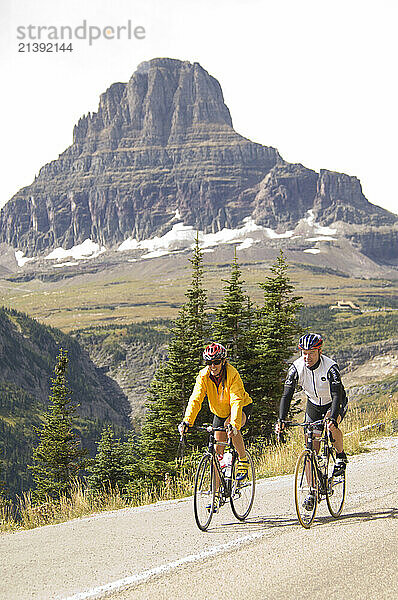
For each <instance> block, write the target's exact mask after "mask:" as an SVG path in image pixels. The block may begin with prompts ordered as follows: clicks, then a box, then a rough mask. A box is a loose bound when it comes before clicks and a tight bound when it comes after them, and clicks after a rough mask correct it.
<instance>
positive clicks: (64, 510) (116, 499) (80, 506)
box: [0, 394, 398, 532]
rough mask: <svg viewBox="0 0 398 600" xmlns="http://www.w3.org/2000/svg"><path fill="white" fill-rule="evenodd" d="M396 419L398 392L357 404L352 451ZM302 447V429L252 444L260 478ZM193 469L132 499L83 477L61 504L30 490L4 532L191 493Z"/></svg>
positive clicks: (1, 513)
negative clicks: (36, 497) (282, 439)
mask: <svg viewBox="0 0 398 600" xmlns="http://www.w3.org/2000/svg"><path fill="white" fill-rule="evenodd" d="M393 419H398V394H395V396H394V397H391V398H390V399H389V400H388V401H387V403H386V402H384V407H383V408H380V406H379V405H375V407H374V408H372V409H371V410H367V411H366V412H365V411H361V410H360V408H356V407H355V406H354V407H352V408H351V410H350V412H349V413H348V415H347V418H346V419H345V420H344V427H342V429H343V431H344V435H345V437H344V447H345V450H346V452H347V454H349V455H352V454H358V453H360V452H366V451H367V447H366V443H367V442H369V441H370V440H373V439H375V438H377V437H381V436H383V435H391V433H392V429H391V422H392V420H393ZM302 448H303V435H302V432H301V430H300V431H299V428H293V429H291V430H290V432H289V434H288V439H287V442H286V443H285V444H283V445H276V446H275V445H272V446H267V447H266V448H265V449H263V450H259V449H256V448H253V452H254V454H255V462H256V474H257V477H258V478H261V477H272V476H276V475H284V474H288V473H292V472H293V470H294V465H295V461H296V458H297V456H298V454H299V453H300V452H301V450H302ZM194 472H195V468H194V462H193V463H191V464H187V465H185V466H184V468H183V469H182V470H181V472H180V475H179V477H177V478H172V477H170V476H169V475H168V474H167V473H166V475H165V478H164V481H163V483H162V485H161V486H159V487H157V488H155V487H154V486H153V485H151V484H149V483H148V485H147V486H144V487H140V488H139V489H137V490H134V489H132V490H130V493H129V497H128V499H126V497H125V496H123V495H122V494H121V492H120V491H118V490H116V491H112V492H106V491H105V490H104V491H103V492H102V493H96V494H94V493H92V492H90V491H89V490H88V489H87V488H86V487H85V486H84V485H82V483H81V482H78V481H77V482H76V483H75V484H74V485H73V487H72V490H71V493H70V495H69V496H68V497H62V498H61V499H60V501H59V502H54V501H52V500H48V501H47V502H44V503H42V504H40V505H37V504H35V503H34V502H33V501H32V497H31V494H30V493H27V494H25V495H23V497H22V498H19V500H18V507H17V509H18V513H19V517H18V518H16V517H15V512H16V511H15V507H12V506H11V505H10V503H7V502H3V503H2V502H1V500H0V531H3V532H4V531H15V530H21V529H32V528H34V527H40V526H43V525H48V524H53V523H61V522H64V521H69V520H70V519H75V518H79V517H84V516H88V515H92V514H95V513H99V512H104V511H110V510H118V509H120V508H127V507H132V506H142V505H145V504H152V503H154V502H158V501H161V500H172V499H176V498H183V497H186V496H189V495H190V494H192V485H193V477H194Z"/></svg>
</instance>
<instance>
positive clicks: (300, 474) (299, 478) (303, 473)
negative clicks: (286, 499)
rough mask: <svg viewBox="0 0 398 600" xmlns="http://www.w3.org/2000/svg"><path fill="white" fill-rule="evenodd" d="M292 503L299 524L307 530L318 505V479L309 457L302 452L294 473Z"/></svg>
mask: <svg viewBox="0 0 398 600" xmlns="http://www.w3.org/2000/svg"><path fill="white" fill-rule="evenodd" d="M294 501H295V504H296V512H297V517H298V520H299V521H300V524H301V525H302V526H303V527H305V528H306V529H309V528H310V527H311V524H312V522H313V520H314V518H315V513H316V509H317V505H318V479H317V474H316V469H315V465H314V462H313V460H312V457H311V455H310V454H309V453H308V452H307V451H304V452H303V453H302V454H301V455H300V456H299V458H298V459H297V463H296V468H295V471H294Z"/></svg>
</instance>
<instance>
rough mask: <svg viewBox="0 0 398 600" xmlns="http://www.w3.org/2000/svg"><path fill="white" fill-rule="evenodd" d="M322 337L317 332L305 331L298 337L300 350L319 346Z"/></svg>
mask: <svg viewBox="0 0 398 600" xmlns="http://www.w3.org/2000/svg"><path fill="white" fill-rule="evenodd" d="M322 344H323V339H322V337H321V336H320V335H319V334H318V333H306V334H305V335H302V336H301V338H300V339H299V343H298V347H299V349H300V350H312V349H316V348H321V346H322Z"/></svg>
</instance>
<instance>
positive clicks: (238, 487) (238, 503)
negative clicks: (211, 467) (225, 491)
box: [230, 450, 256, 521]
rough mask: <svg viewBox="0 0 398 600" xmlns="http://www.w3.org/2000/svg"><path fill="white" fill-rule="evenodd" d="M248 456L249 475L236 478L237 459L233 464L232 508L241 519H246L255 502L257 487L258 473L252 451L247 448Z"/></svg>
mask: <svg viewBox="0 0 398 600" xmlns="http://www.w3.org/2000/svg"><path fill="white" fill-rule="evenodd" d="M246 457H247V460H248V462H249V470H248V473H247V477H245V478H244V479H241V480H237V479H236V475H237V474H236V469H237V462H238V461H237V460H236V461H235V464H234V466H233V472H232V482H231V483H232V487H231V497H230V502H231V508H232V512H233V513H234V515H235V517H236V518H237V519H239V521H244V520H245V519H246V517H247V516H248V515H249V513H250V511H251V509H252V506H253V502H254V493H255V489H256V474H255V470H254V463H253V459H252V457H251V454H250V452H248V451H247V450H246Z"/></svg>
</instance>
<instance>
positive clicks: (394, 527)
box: [0, 437, 398, 600]
mask: <svg viewBox="0 0 398 600" xmlns="http://www.w3.org/2000/svg"><path fill="white" fill-rule="evenodd" d="M381 446H382V447H383V449H378V450H375V451H372V452H371V453H369V454H363V455H361V456H358V457H354V458H352V459H351V461H350V463H349V472H348V475H349V487H348V492H347V501H346V505H345V509H344V513H343V515H342V517H341V518H340V519H339V520H338V521H335V520H334V519H331V517H330V516H329V515H328V513H327V508H326V506H324V504H325V503H324V502H322V504H321V505H320V508H319V510H318V515H317V519H316V521H315V523H314V525H313V527H312V528H311V529H310V530H304V529H303V528H302V527H300V526H299V525H298V523H297V519H296V516H295V512H294V507H293V497H292V487H293V486H292V476H284V477H275V478H271V479H268V480H264V481H263V482H261V483H260V484H259V485H258V489H257V493H256V501H255V505H254V508H253V512H252V514H251V516H250V518H249V519H248V521H247V522H246V523H243V524H242V523H238V522H237V521H236V520H235V519H234V517H233V515H232V513H231V511H230V509H229V507H228V506H225V507H223V509H222V511H221V512H220V514H219V515H217V516H216V517H215V518H214V520H213V521H212V525H211V528H210V530H209V531H208V532H207V533H201V532H200V531H199V530H198V529H197V528H196V526H195V524H194V520H193V515H192V501H191V500H190V499H188V500H183V501H179V502H170V503H160V504H158V505H154V506H150V507H142V508H138V509H125V510H120V511H115V512H112V513H106V514H101V515H98V516H96V517H91V518H86V519H78V520H74V521H70V522H69V523H64V524H60V525H54V526H47V527H42V528H40V529H35V530H32V531H25V532H19V533H14V534H3V535H1V536H0V555H1V559H2V560H1V567H0V598H1V599H2V600H28V599H32V600H37V599H40V600H55V599H57V600H58V599H62V600H64V599H67V598H68V599H72V598H73V600H84V599H85V598H87V599H88V598H101V597H105V595H106V597H107V598H112V599H113V600H133V599H134V600H135V599H137V600H138V599H140V600H146V599H148V600H150V599H152V598H154V599H155V598H156V599H157V600H159V599H165V600H166V599H167V600H169V599H171V598H181V599H185V598H186V599H191V598H192V599H193V598H194V599H195V600H208V599H210V598H215V597H220V595H221V594H222V595H223V596H225V597H226V598H230V599H232V600H234V599H242V600H245V599H249V598H250V599H251V600H252V599H253V598H258V599H261V600H268V599H271V598H272V599H274V598H276V597H278V598H281V599H290V598H291V599H292V600H293V599H301V598H306V599H307V598H308V597H309V595H310V597H312V598H315V599H317V598H322V599H324V598H342V599H343V598H344V600H354V599H355V600H356V599H361V600H369V599H373V598H377V600H384V599H397V598H398V573H397V569H398V438H397V437H395V438H387V439H385V440H384V441H383V442H382V443H381Z"/></svg>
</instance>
